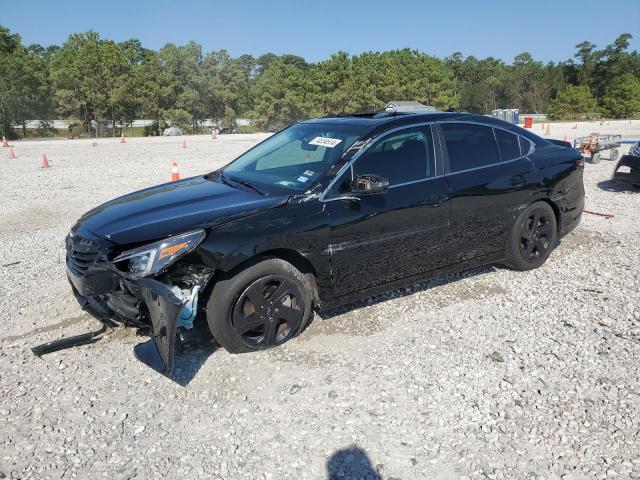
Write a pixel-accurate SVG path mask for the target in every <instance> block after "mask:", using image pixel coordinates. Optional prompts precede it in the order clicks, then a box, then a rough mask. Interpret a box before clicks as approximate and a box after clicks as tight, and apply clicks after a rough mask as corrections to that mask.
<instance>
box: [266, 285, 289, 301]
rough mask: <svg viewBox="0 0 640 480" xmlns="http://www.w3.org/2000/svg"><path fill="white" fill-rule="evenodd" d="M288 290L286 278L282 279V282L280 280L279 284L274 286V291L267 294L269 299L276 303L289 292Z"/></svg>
mask: <svg viewBox="0 0 640 480" xmlns="http://www.w3.org/2000/svg"><path fill="white" fill-rule="evenodd" d="M289 291H290V287H289V282H288V281H287V280H282V282H280V285H278V288H276V290H275V292H273V293H272V294H271V295H269V300H270V301H271V302H273V303H278V302H279V301H280V300H281V299H282V297H283V296H284V295H285V294H287V293H289Z"/></svg>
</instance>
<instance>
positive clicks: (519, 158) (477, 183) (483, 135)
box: [439, 122, 533, 263]
mask: <svg viewBox="0 0 640 480" xmlns="http://www.w3.org/2000/svg"><path fill="white" fill-rule="evenodd" d="M439 132H440V135H441V139H442V142H441V143H442V145H443V149H444V151H445V157H446V159H447V161H446V167H445V168H446V175H445V178H446V179H447V182H448V183H449V185H450V187H451V223H450V227H449V250H448V256H449V259H450V261H451V262H452V263H455V262H460V261H465V260H470V259H473V258H477V257H482V256H484V255H490V254H492V253H496V252H500V251H503V250H504V249H505V241H506V236H507V234H508V233H509V231H510V229H511V225H512V223H513V219H514V218H515V215H516V212H517V211H518V209H519V207H520V206H521V205H522V204H523V202H525V201H526V200H527V198H528V186H529V182H530V180H531V179H530V177H531V174H532V172H533V164H532V162H531V161H530V160H529V159H528V158H527V156H526V154H527V153H528V150H529V149H530V148H531V143H530V142H529V141H528V140H526V139H524V137H520V136H519V135H516V134H514V133H512V132H509V131H507V130H503V129H500V128H494V127H492V126H489V125H484V124H480V123H472V122H442V123H440V124H439Z"/></svg>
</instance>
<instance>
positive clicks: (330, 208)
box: [325, 126, 450, 296]
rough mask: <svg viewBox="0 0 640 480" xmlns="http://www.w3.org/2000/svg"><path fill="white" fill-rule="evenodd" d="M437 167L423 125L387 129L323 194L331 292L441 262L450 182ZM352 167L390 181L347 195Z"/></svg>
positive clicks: (353, 172) (428, 133) (395, 277)
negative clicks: (383, 187)
mask: <svg viewBox="0 0 640 480" xmlns="http://www.w3.org/2000/svg"><path fill="white" fill-rule="evenodd" d="M437 173H439V172H437V171H436V156H435V153H434V142H433V137H432V134H431V127H430V126H423V127H413V128H407V129H404V130H400V131H396V132H394V133H390V134H388V135H387V136H385V137H383V138H381V139H380V140H378V141H377V142H375V143H374V144H373V145H372V146H371V147H370V148H369V149H368V150H367V151H366V152H364V154H363V155H362V156H361V157H359V158H358V159H357V160H356V161H355V163H354V164H353V165H352V167H351V169H350V170H349V171H348V172H345V174H344V175H343V178H340V179H339V180H338V181H337V182H336V184H335V185H334V187H333V188H332V189H331V191H330V192H329V194H328V195H327V197H325V201H326V208H327V213H328V216H329V225H330V231H329V248H328V253H329V255H330V258H331V273H332V278H333V284H334V293H335V295H336V296H340V295H345V294H347V293H350V292H354V291H358V290H362V289H366V288H369V287H373V286H376V285H380V284H383V283H387V282H391V281H394V280H398V279H400V278H402V277H407V276H411V275H416V274H419V273H421V272H423V271H426V270H430V269H433V268H436V267H439V266H442V265H444V264H445V263H446V241H447V233H448V232H447V230H448V222H449V210H450V202H449V186H448V184H447V182H446V181H445V179H444V178H443V176H442V175H438V174H437ZM359 174H362V175H376V176H379V177H383V178H386V179H388V180H389V189H388V191H386V192H385V193H379V194H372V195H362V196H360V197H359V198H358V199H357V200H355V199H353V198H348V197H349V191H350V185H351V181H352V180H353V179H354V178H356V177H357V176H358V175H359Z"/></svg>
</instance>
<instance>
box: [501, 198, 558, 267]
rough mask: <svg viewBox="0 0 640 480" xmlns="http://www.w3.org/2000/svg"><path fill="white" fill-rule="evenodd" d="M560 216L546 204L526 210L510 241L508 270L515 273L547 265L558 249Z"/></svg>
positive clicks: (540, 203) (519, 219)
mask: <svg viewBox="0 0 640 480" xmlns="http://www.w3.org/2000/svg"><path fill="white" fill-rule="evenodd" d="M557 229H558V227H557V223H556V215H555V213H554V212H553V208H551V206H550V205H549V204H548V203H546V202H535V203H532V204H531V205H529V206H528V207H527V208H525V209H524V210H523V211H522V212H521V213H520V215H519V216H518V219H517V220H516V222H515V224H514V225H513V229H512V230H511V234H510V235H509V238H508V239H507V266H508V267H510V268H512V269H514V270H520V271H524V270H533V269H534V268H538V267H540V266H542V264H544V262H546V261H547V258H549V255H550V254H551V252H552V250H553V249H554V247H555V245H556V239H557V235H558V232H557Z"/></svg>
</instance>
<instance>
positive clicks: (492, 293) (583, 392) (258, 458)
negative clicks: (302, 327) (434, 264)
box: [0, 122, 640, 480]
mask: <svg viewBox="0 0 640 480" xmlns="http://www.w3.org/2000/svg"><path fill="white" fill-rule="evenodd" d="M620 125H622V123H621V124H620ZM625 125H626V124H625ZM592 126H593V124H591V125H589V124H586V125H585V126H582V125H581V126H580V129H579V130H578V129H576V130H572V129H571V128H570V127H571V125H565V126H564V127H562V128H564V129H565V131H567V132H568V134H572V133H573V134H575V133H579V132H582V130H583V129H584V130H585V132H587V133H588V130H598V128H593V127H592ZM605 126H606V125H605ZM589 127H591V128H589ZM551 128H552V132H551V133H552V134H554V136H556V137H558V132H560V138H562V134H563V133H562V130H561V127H560V126H558V125H556V124H554V125H552V127H551ZM625 128H626V129H627V130H630V131H629V132H626V133H629V134H630V135H635V138H637V137H640V122H635V123H634V124H629V125H628V127H625ZM554 129H555V130H556V131H554ZM600 130H603V129H602V128H600ZM582 133H584V132H582ZM183 138H185V137H181V138H179V139H178V138H155V139H128V140H127V143H126V144H124V145H122V144H119V143H118V141H117V139H103V140H100V141H99V142H98V146H97V147H91V146H90V142H89V141H87V140H68V141H49V142H19V143H16V145H15V148H14V151H15V153H16V155H17V156H18V158H17V159H16V160H7V158H6V152H3V153H2V157H1V158H0V167H1V169H0V184H1V185H2V189H1V191H0V209H1V211H2V215H1V216H0V244H1V245H2V248H0V275H1V279H2V281H1V282H0V322H2V329H1V331H0V385H1V394H0V472H2V473H0V478H4V476H6V477H8V478H15V479H17V478H37V479H43V478H92V479H95V478H109V479H131V478H139V479H146V478H216V479H236V478H248V479H318V478H345V479H351V478H367V479H387V480H393V479H396V480H398V479H403V480H408V479H418V478H419V479H422V478H424V479H436V480H438V479H472V478H473V479H476V478H478V479H484V478H488V479H531V480H533V479H537V480H540V479H559V478H562V479H565V480H568V479H583V478H586V479H603V478H620V479H623V478H624V479H628V478H631V479H640V414H639V412H638V407H639V406H640V305H639V303H640V302H639V301H638V300H639V296H640V295H639V294H638V292H639V291H640V243H639V242H638V238H640V237H639V235H640V193H637V192H632V191H626V190H624V189H622V190H621V189H618V188H616V187H615V186H614V185H613V184H611V183H610V182H609V181H608V178H609V177H610V175H611V171H612V169H613V165H612V164H611V163H610V162H608V161H604V160H603V161H602V162H601V163H600V164H598V165H587V166H586V172H585V183H586V189H587V208H588V209H590V210H594V211H599V212H607V213H609V212H610V213H613V214H614V215H615V218H613V219H609V220H607V219H605V218H603V217H599V216H592V215H585V216H584V218H583V221H582V224H581V225H580V227H579V228H578V229H577V230H576V231H575V232H574V233H572V234H571V235H569V236H568V237H567V238H566V239H565V240H564V241H563V242H562V244H561V245H560V247H559V248H558V249H557V250H556V251H555V252H554V253H553V254H552V256H551V258H550V260H549V262H547V264H546V265H545V266H544V267H543V268H541V269H539V270H536V271H532V272H527V273H520V272H513V271H509V270H506V269H503V268H495V267H487V268H480V269H475V270H471V271H468V272H465V273H463V274H460V275H452V276H448V277H446V278H443V279H438V280H435V281H432V282H429V283H425V284H422V285H417V286H415V287H413V288H410V289H406V290H402V291H395V292H392V293H389V294H386V295H383V296H379V297H376V298H374V299H369V300H367V301H365V302H362V303H361V304H357V305H352V306H350V307H348V308H344V309H341V310H338V311H333V312H326V313H323V314H322V315H316V317H315V319H314V321H313V323H312V325H311V326H310V327H309V329H308V330H307V331H306V332H305V333H304V334H303V335H301V336H300V337H299V338H297V339H295V340H293V341H291V342H289V343H288V344H286V345H285V346H284V347H281V348H279V349H276V350H271V351H266V352H261V353H255V354H245V355H230V354H228V353H226V352H225V351H224V350H222V349H216V348H215V345H213V344H204V345H200V346H198V348H195V349H191V350H189V351H187V352H184V353H181V354H180V355H179V357H178V359H177V362H178V371H177V373H176V378H177V380H179V381H180V383H182V384H184V385H185V386H181V385H179V384H178V383H176V382H172V381H170V380H169V379H166V378H164V377H162V376H160V375H158V374H156V373H155V372H153V371H152V370H150V369H149V368H147V367H146V366H144V365H143V364H141V363H139V362H137V361H136V360H134V357H133V353H132V348H133V346H134V345H135V344H136V343H139V342H140V341H141V340H143V339H141V338H140V337H138V336H136V332H135V330H133V329H117V330H115V331H114V332H113V333H112V334H111V335H110V336H108V337H107V338H106V339H104V340H102V341H101V342H98V343H96V344H94V345H91V346H86V347H79V348H75V349H70V350H66V351H62V352H58V353H55V354H51V355H48V356H45V357H44V358H43V359H38V358H36V357H34V356H33V355H32V354H31V353H30V351H29V347H31V346H33V345H35V344H38V343H42V342H44V341H48V340H51V339H54V338H61V337H63V336H68V335H72V334H76V333H80V332H84V331H87V330H90V329H94V328H95V327H96V326H97V322H96V321H94V320H92V319H91V318H90V317H89V316H88V315H86V314H84V313H82V312H81V310H80V309H79V307H78V305H77V304H76V301H75V299H73V297H72V295H71V292H70V289H69V287H68V285H67V282H66V279H65V274H64V248H63V239H64V236H65V235H66V233H67V231H68V230H69V227H70V226H71V225H72V224H73V223H74V221H75V220H76V219H77V218H78V217H79V216H80V215H81V214H82V213H83V212H85V211H86V210H88V209H89V208H91V207H92V206H94V205H96V204H98V203H100V202H103V201H105V200H108V199H110V198H112V197H114V196H116V195H120V194H123V193H126V192H129V191H131V190H134V189H139V188H143V187H146V186H149V185H152V184H157V183H160V182H163V181H166V180H168V178H169V175H170V167H171V162H172V161H177V162H178V163H179V166H180V173H181V174H182V176H189V175H195V174H198V173H202V172H205V171H209V170H212V169H213V168H214V167H216V166H219V165H222V164H223V163H226V162H227V161H229V160H230V159H232V158H233V157H234V156H236V155H237V154H239V153H240V152H242V151H244V150H245V149H247V148H248V147H250V146H251V145H253V144H254V143H255V142H256V141H257V140H258V139H260V138H263V135H233V136H221V137H220V138H219V139H217V140H211V139H209V138H208V137H186V141H187V145H188V147H187V149H182V148H180V142H181V141H182V139H183ZM43 153H46V154H47V156H48V159H49V162H50V163H51V164H52V168H51V169H49V170H42V169H40V168H39V165H40V160H39V156H40V155H42V154H43Z"/></svg>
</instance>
